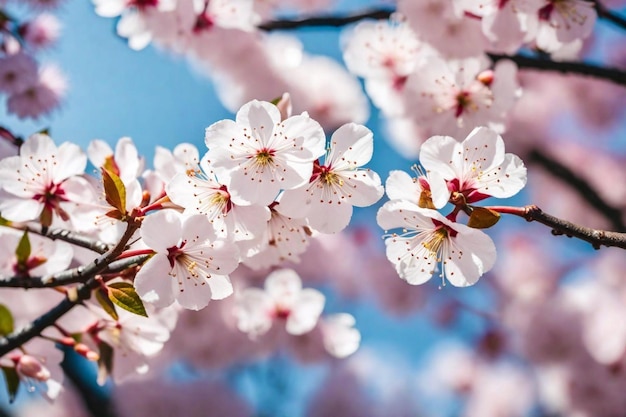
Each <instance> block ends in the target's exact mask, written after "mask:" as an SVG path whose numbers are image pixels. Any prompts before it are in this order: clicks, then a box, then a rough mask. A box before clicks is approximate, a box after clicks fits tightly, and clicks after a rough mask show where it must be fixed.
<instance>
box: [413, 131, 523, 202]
mask: <svg viewBox="0 0 626 417" xmlns="http://www.w3.org/2000/svg"><path fill="white" fill-rule="evenodd" d="M420 163H421V164H422V165H423V166H424V168H425V169H426V170H427V171H428V172H437V173H439V175H441V176H442V177H443V178H444V179H445V180H446V181H447V182H448V189H449V190H450V191H452V192H459V193H462V194H463V196H464V197H465V199H466V202H467V203H473V202H476V201H480V200H483V199H485V198H487V197H496V198H508V197H511V196H513V195H515V194H517V193H518V192H519V191H520V190H521V189H522V188H523V187H524V186H525V185H526V167H525V166H524V163H523V162H522V160H521V159H520V158H519V157H518V156H516V155H513V154H510V153H509V154H505V153H504V141H503V140H502V137H501V136H500V135H498V134H497V133H496V132H494V131H493V130H491V129H488V128H486V127H477V128H475V129H474V130H473V131H472V132H471V133H470V134H469V135H468V136H467V138H466V139H465V140H464V141H463V142H457V141H456V140H455V139H454V138H452V137H449V136H433V137H432V138H430V139H428V140H427V141H426V142H424V144H423V145H422V149H421V152H420ZM431 185H432V184H431Z"/></svg>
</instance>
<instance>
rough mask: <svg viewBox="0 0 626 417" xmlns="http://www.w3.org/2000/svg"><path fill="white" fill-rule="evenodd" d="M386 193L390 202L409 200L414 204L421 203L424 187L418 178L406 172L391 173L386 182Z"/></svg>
mask: <svg viewBox="0 0 626 417" xmlns="http://www.w3.org/2000/svg"><path fill="white" fill-rule="evenodd" d="M385 191H386V193H387V197H389V199H390V200H407V201H410V202H412V203H414V204H417V203H418V202H419V198H420V194H421V193H422V187H421V186H420V183H419V181H417V178H414V177H411V176H410V175H409V174H407V173H406V172H404V171H391V172H390V173H389V176H388V177H387V181H386V182H385Z"/></svg>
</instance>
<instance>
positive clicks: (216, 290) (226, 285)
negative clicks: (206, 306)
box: [209, 275, 233, 300]
mask: <svg viewBox="0 0 626 417" xmlns="http://www.w3.org/2000/svg"><path fill="white" fill-rule="evenodd" d="M209 286H210V287H211V300H223V299H224V298H226V297H229V296H230V295H231V294H232V293H233V284H231V283H230V278H228V275H211V278H209Z"/></svg>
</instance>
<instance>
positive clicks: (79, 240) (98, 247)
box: [4, 222, 110, 255]
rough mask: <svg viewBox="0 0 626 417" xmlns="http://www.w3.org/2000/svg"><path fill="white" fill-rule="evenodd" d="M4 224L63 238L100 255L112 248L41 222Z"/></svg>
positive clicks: (53, 237) (52, 238) (38, 233)
mask: <svg viewBox="0 0 626 417" xmlns="http://www.w3.org/2000/svg"><path fill="white" fill-rule="evenodd" d="M4 226H6V227H10V228H12V229H15V230H22V231H27V232H30V233H34V234H36V235H39V236H43V237H47V238H48V239H51V240H62V241H63V242H67V243H70V244H72V245H75V246H80V247H81V248H85V249H89V250H91V251H94V252H96V253H99V254H100V255H102V254H103V253H105V252H106V251H108V250H109V248H110V245H108V244H107V243H104V242H102V241H99V240H95V239H93V238H90V237H88V236H84V235H81V234H79V233H76V232H72V231H70V230H66V229H47V228H44V227H42V226H41V225H39V224H24V223H12V222H9V223H7V224H5V225H4Z"/></svg>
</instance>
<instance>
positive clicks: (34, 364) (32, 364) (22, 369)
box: [16, 355, 50, 382]
mask: <svg viewBox="0 0 626 417" xmlns="http://www.w3.org/2000/svg"><path fill="white" fill-rule="evenodd" d="M16 369H17V372H18V373H20V374H21V375H23V376H25V377H28V378H33V379H36V380H38V381H42V382H44V381H47V380H48V379H49V378H50V371H48V368H46V367H45V366H43V364H42V363H41V362H40V361H39V359H37V358H35V357H34V356H30V355H24V356H22V357H21V358H20V359H19V361H18V363H17V366H16Z"/></svg>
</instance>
